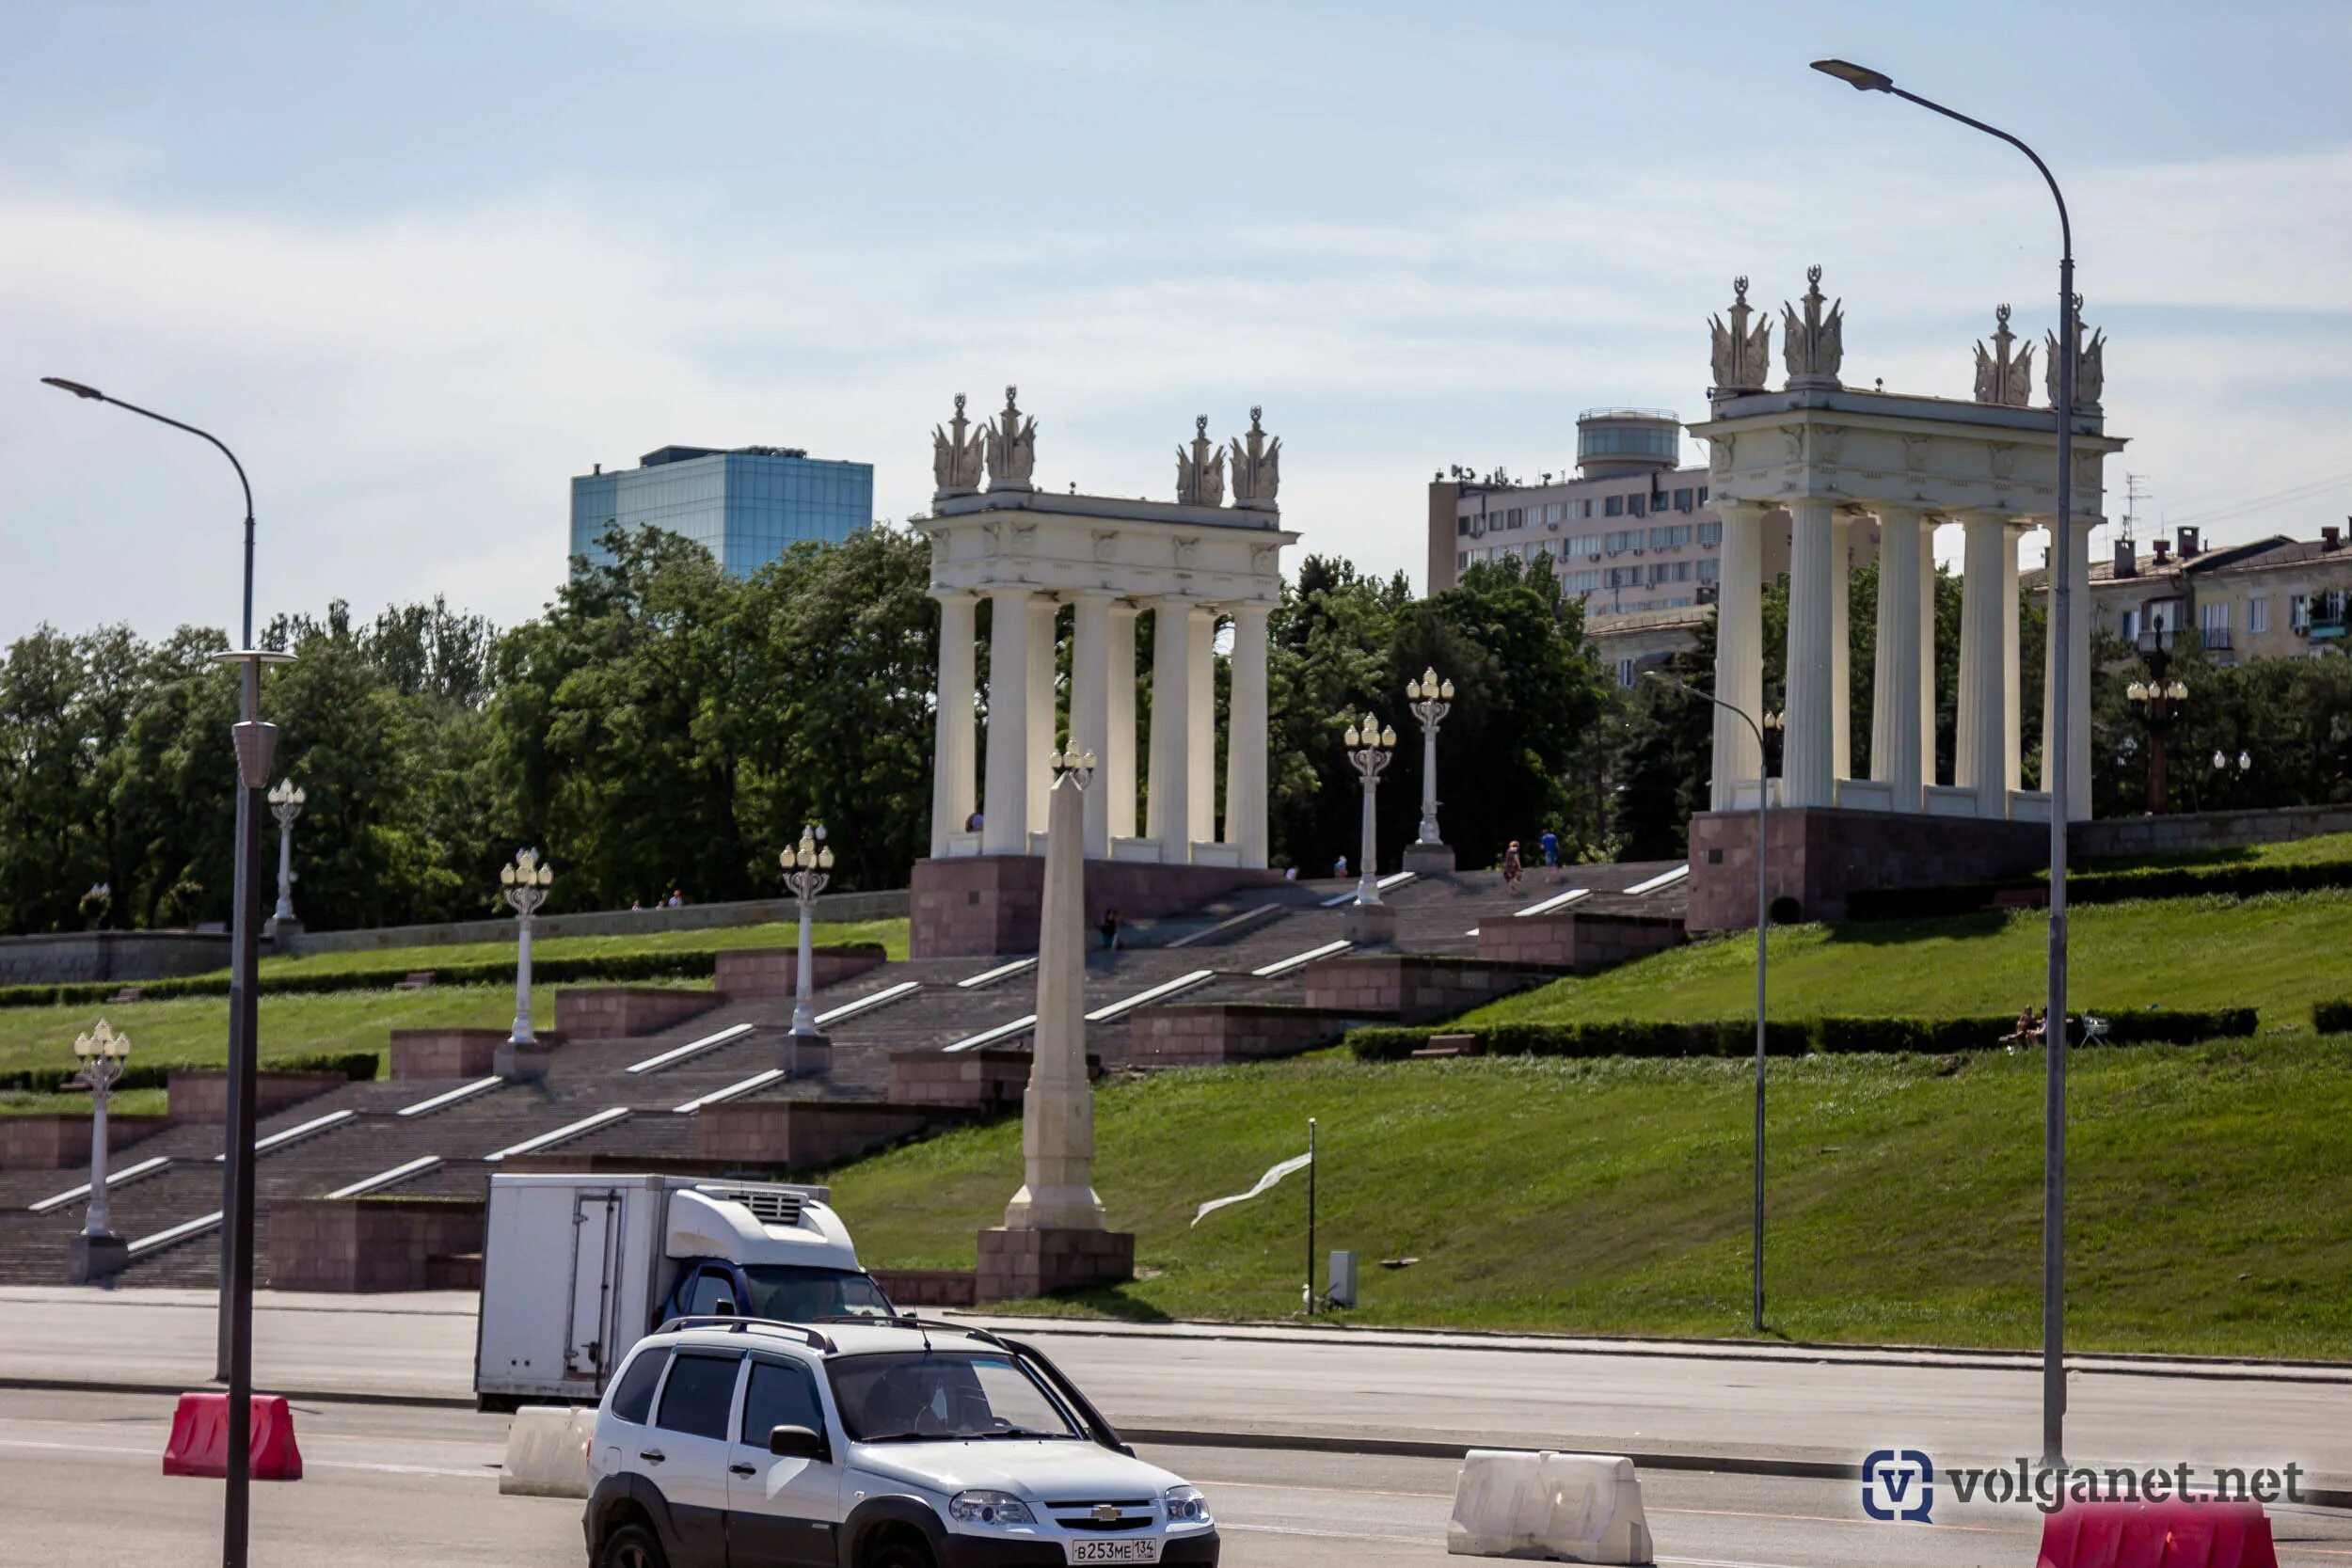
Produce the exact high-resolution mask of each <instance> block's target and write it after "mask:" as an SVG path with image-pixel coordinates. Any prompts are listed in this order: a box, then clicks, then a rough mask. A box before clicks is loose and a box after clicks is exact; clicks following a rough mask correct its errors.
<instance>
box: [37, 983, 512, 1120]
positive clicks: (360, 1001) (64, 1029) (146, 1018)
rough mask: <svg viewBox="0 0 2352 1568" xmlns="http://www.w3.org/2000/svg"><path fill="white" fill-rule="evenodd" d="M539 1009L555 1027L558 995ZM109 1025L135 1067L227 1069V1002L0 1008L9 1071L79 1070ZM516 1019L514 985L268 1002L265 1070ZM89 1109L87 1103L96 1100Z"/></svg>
mask: <svg viewBox="0 0 2352 1568" xmlns="http://www.w3.org/2000/svg"><path fill="white" fill-rule="evenodd" d="M532 1011H533V1014H534V1016H536V1017H537V1018H539V1019H541V1020H542V1021H545V1022H553V1021H554V1018H555V988H554V987H552V986H539V987H534V988H533V989H532ZM102 1017H103V1018H104V1019H105V1020H106V1022H109V1023H111V1024H113V1025H114V1027H115V1032H116V1033H118V1034H122V1035H128V1036H129V1037H131V1051H132V1057H131V1059H132V1061H133V1062H134V1063H137V1062H175V1063H179V1062H184V1063H189V1064H199V1065H205V1066H219V1065H222V1064H224V1063H226V1062H227V1061H228V1058H229V1003H228V999H227V998H225V997H219V996H183V997H174V998H172V999H170V1000H168V1001H163V1002H109V1003H103V1004H95V1005H90V1006H58V1007H0V1071H12V1070H14V1069H19V1068H34V1067H72V1065H73V1037H74V1036H76V1035H78V1034H81V1033H82V1032H84V1031H85V1030H87V1029H88V1028H89V1026H90V1025H91V1024H92V1023H94V1022H97V1021H98V1020H99V1019H100V1018H102ZM514 1018H515V988H514V987H513V986H511V985H508V986H431V987H428V988H426V989H425V990H402V991H393V990H379V991H363V990H353V991H329V992H325V993H322V994H318V995H296V996H263V997H262V999H261V1034H262V1065H263V1066H264V1067H266V1066H268V1065H269V1064H270V1063H271V1062H272V1061H274V1060H278V1059H279V1058H282V1057H287V1056H304V1055H312V1054H315V1053H320V1052H327V1051H333V1052H343V1051H373V1052H374V1053H377V1055H378V1056H379V1058H380V1057H381V1056H383V1055H384V1054H385V1053H388V1052H389V1050H390V1046H391V1031H392V1030H394V1029H422V1028H432V1027H435V1026H441V1027H449V1026H453V1025H466V1026H479V1027H483V1028H491V1027H503V1026H504V1025H506V1024H508V1023H510V1022H513V1021H514ZM32 1098H39V1097H32ZM83 1102H84V1103H85V1104H87V1096H85V1097H84V1098H83ZM4 1108H5V1107H0V1109H4Z"/></svg>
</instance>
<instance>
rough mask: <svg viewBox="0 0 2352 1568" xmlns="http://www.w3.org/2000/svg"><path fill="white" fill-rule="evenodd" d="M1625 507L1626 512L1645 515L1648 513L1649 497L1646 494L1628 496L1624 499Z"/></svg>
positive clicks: (1639, 515)
mask: <svg viewBox="0 0 2352 1568" xmlns="http://www.w3.org/2000/svg"><path fill="white" fill-rule="evenodd" d="M1625 509H1626V510H1627V511H1628V512H1630V513H1632V514H1633V515H1635V516H1636V517H1644V516H1647V515H1649V498H1648V497H1646V496H1628V497H1626V499H1625Z"/></svg>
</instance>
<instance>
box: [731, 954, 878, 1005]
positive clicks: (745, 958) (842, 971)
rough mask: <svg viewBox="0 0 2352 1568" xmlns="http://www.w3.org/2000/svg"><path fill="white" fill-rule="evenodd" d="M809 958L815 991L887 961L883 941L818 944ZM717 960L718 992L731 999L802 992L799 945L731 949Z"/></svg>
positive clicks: (734, 1000)
mask: <svg viewBox="0 0 2352 1568" xmlns="http://www.w3.org/2000/svg"><path fill="white" fill-rule="evenodd" d="M810 957H811V958H812V959H813V960H814V961H813V962H812V963H811V964H810V966H809V967H810V970H811V974H810V975H809V979H810V983H811V988H812V989H813V990H824V989H825V988H826V987H827V986H836V985H839V984H840V983H841V982H842V981H844V980H847V979H850V978H852V977H854V976H856V975H860V974H865V973H866V971H867V970H869V969H879V968H880V967H881V966H882V964H883V963H885V962H887V961H888V957H887V955H886V954H884V953H883V951H882V943H880V942H861V943H859V944H857V945H856V946H852V947H819V948H818V949H817V950H816V951H815V952H814V953H812V954H811V955H810ZM718 961H719V984H718V990H719V994H720V995H721V996H723V997H725V998H726V999H727V1000H728V1001H730V1002H739V1001H742V1000H743V999H745V998H747V997H778V996H793V995H797V994H798V992H799V989H800V974H801V955H800V952H799V950H798V949H797V948H791V947H739V948H730V949H728V950H727V951H725V952H723V953H721V954H720V955H719V956H718Z"/></svg>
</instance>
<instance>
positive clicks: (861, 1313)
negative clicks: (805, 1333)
mask: <svg viewBox="0 0 2352 1568" xmlns="http://www.w3.org/2000/svg"><path fill="white" fill-rule="evenodd" d="M743 1277H744V1278H745V1280H746V1281H748V1282H749V1283H750V1285H751V1288H752V1289H751V1294H752V1299H751V1300H750V1301H748V1302H746V1303H744V1304H743V1310H744V1311H745V1312H747V1313H749V1314H750V1315H751V1316H753V1317H755V1318H773V1319H776V1320H778V1321H780V1322H783V1323H817V1322H819V1321H821V1320H823V1319H826V1318H851V1317H856V1318H886V1317H888V1316H890V1303H889V1302H888V1301H886V1300H884V1299H883V1297H882V1291H880V1290H878V1289H877V1288H876V1287H875V1284H874V1282H873V1281H872V1280H870V1279H868V1278H866V1275H862V1274H857V1273H854V1272H851V1271H848V1270H843V1269H810V1268H803V1267H802V1266H800V1265H799V1264H795V1263H746V1264H745V1265H744V1266H743Z"/></svg>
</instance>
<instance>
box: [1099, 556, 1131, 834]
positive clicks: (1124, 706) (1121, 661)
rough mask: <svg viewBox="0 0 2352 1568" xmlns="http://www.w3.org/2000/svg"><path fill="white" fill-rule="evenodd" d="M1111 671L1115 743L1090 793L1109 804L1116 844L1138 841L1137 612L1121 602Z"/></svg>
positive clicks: (1113, 614) (1113, 610) (1113, 626)
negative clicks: (1121, 840) (1133, 839)
mask: <svg viewBox="0 0 2352 1568" xmlns="http://www.w3.org/2000/svg"><path fill="white" fill-rule="evenodd" d="M1109 631H1110V641H1109V644H1108V649H1109V651H1108V652H1107V653H1106V654H1105V655H1104V658H1105V661H1106V662H1107V663H1108V665H1109V666H1110V686H1109V690H1108V693H1107V699H1108V700H1107V703H1106V708H1107V718H1106V723H1107V724H1108V726H1109V736H1110V737H1109V739H1108V740H1107V741H1106V742H1105V743H1104V748H1103V772H1102V776H1101V778H1099V779H1098V780H1097V781H1096V782H1095V785H1094V787H1093V789H1091V790H1090V791H1089V792H1088V793H1089V794H1090V795H1099V796H1101V797H1102V799H1103V809H1104V812H1105V813H1106V814H1107V816H1105V817H1104V822H1105V829H1104V831H1105V832H1107V833H1108V834H1109V836H1110V837H1112V838H1133V837H1135V836H1136V607H1135V606H1134V605H1132V604H1130V603H1128V602H1127V601H1126V600H1124V599H1120V600H1119V601H1118V602H1116V603H1114V604H1113V605H1112V606H1111V607H1110V626H1109Z"/></svg>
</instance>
